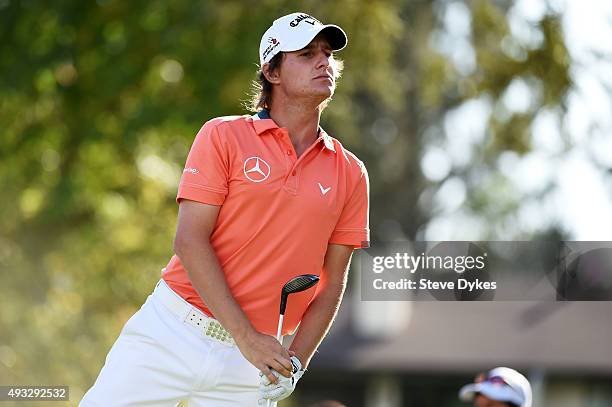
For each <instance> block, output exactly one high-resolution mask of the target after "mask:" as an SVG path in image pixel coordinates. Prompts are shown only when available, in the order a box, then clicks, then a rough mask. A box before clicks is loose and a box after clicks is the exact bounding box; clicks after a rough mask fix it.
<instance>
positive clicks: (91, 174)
mask: <svg viewBox="0 0 612 407" xmlns="http://www.w3.org/2000/svg"><path fill="white" fill-rule="evenodd" d="M298 4H299V5H297V6H296V4H295V3H294V2H286V1H274V0H272V1H266V2H263V3H260V4H258V6H257V7H253V6H252V5H251V4H247V3H245V2H240V1H223V2H221V1H218V2H215V1H209V0H202V1H198V2H192V1H186V0H176V1H173V2H162V1H155V0H154V1H133V2H119V1H115V0H98V1H96V2H76V1H60V2H56V3H54V7H49V6H48V5H45V4H44V3H42V2H35V1H25V0H24V1H16V0H5V1H0V38H1V39H2V42H1V44H0V69H1V71H2V72H3V75H2V76H1V77H0V125H1V127H2V130H1V133H0V187H1V188H2V190H3V192H4V196H5V199H4V200H2V201H0V268H1V269H2V277H0V278H1V280H0V298H1V301H2V306H1V307H0V382H1V383H19V384H26V383H58V384H63V383H66V384H70V385H71V391H72V395H73V397H72V398H73V400H77V399H78V398H80V396H81V394H82V393H83V392H84V391H85V390H86V389H87V387H88V386H89V385H90V384H91V383H92V380H93V378H94V377H95V375H96V374H97V372H98V371H99V368H100V366H101V364H102V363H103V358H104V356H105V355H106V353H107V351H108V349H109V347H110V345H111V343H112V341H113V340H114V338H115V337H116V336H117V334H118V332H119V329H120V327H121V326H122V324H123V323H124V322H125V321H126V319H127V318H128V317H129V316H130V315H131V314H132V313H133V312H134V311H135V310H136V308H137V306H138V305H139V304H141V303H142V302H143V299H144V297H145V295H146V294H147V293H148V292H149V291H150V290H151V288H152V286H153V284H154V282H155V281H156V280H157V279H158V278H159V270H160V269H161V268H162V267H163V266H164V265H165V263H166V262H167V260H168V259H169V257H170V256H171V254H172V238H173V232H174V227H175V218H176V213H177V210H176V204H175V203H174V196H175V193H176V187H177V185H178V180H179V176H180V174H181V169H182V165H183V162H184V160H185V157H186V155H187V152H188V149H189V146H190V143H191V141H192V139H193V137H194V135H195V134H196V132H197V130H198V129H199V127H200V126H201V124H202V123H203V122H204V121H206V120H208V119H209V118H211V117H213V116H218V115H228V114H241V113H244V111H243V109H242V108H241V103H242V102H243V101H244V100H245V99H246V98H247V96H246V92H247V91H248V88H249V83H250V80H251V79H253V77H254V72H255V70H256V65H255V64H256V62H257V49H258V46H259V39H260V35H261V33H262V32H263V31H264V30H265V29H266V28H267V27H268V26H269V24H270V23H271V22H272V20H273V18H275V17H276V16H279V15H281V14H284V13H286V12H287V13H288V12H291V11H294V10H296V9H299V10H303V11H306V12H311V13H312V14H314V15H316V16H320V17H321V18H322V19H323V20H325V21H334V22H337V23H338V24H340V25H341V26H342V27H344V28H345V30H346V31H347V33H348V35H349V47H348V48H347V49H346V50H345V51H342V52H341V53H340V54H339V55H340V57H341V58H343V59H344V60H345V62H346V69H345V74H344V77H343V78H342V80H341V82H340V85H339V89H338V92H337V95H336V96H335V97H334V99H335V100H334V102H333V103H332V104H331V105H330V107H329V108H328V111H326V113H325V115H324V126H325V127H326V129H328V130H329V132H330V134H332V135H334V136H337V137H338V138H339V139H340V140H342V141H343V143H344V144H345V145H347V146H348V147H349V148H350V149H351V150H352V151H354V152H355V153H356V154H357V155H358V156H360V157H361V158H362V159H363V160H364V161H365V162H366V164H367V165H368V169H369V172H370V177H371V185H372V216H371V221H372V230H373V237H374V238H375V239H384V238H389V237H398V236H404V237H409V238H416V237H423V230H424V227H425V226H426V225H427V223H428V220H429V219H431V218H432V217H433V216H436V215H437V212H436V211H438V210H439V209H438V208H437V207H436V205H435V204H434V196H435V195H436V194H437V193H438V192H439V191H440V190H441V189H442V188H444V187H445V186H446V187H447V188H448V185H449V182H450V181H453V182H454V183H455V184H454V185H459V186H461V185H463V187H464V189H465V190H466V191H467V192H466V193H465V195H466V196H467V200H466V203H465V205H466V207H467V208H468V209H470V210H471V211H472V212H473V213H476V214H480V215H482V216H483V217H484V218H485V219H488V220H495V219H502V221H503V217H501V218H500V216H501V215H507V214H510V215H511V214H512V213H513V212H514V211H516V209H517V206H518V202H519V200H520V197H518V196H516V195H513V193H514V192H513V191H512V190H511V189H510V190H508V189H507V188H506V187H505V185H507V183H505V181H504V180H503V177H501V176H500V175H499V172H498V171H497V169H496V166H497V165H498V162H497V159H498V157H499V156H500V154H501V153H502V152H505V151H514V152H516V153H517V154H524V153H526V152H528V151H530V149H531V137H532V135H531V133H530V125H531V124H532V122H533V120H534V118H535V117H536V115H537V113H538V112H539V111H541V110H542V109H549V110H555V109H556V111H558V112H560V113H559V114H561V115H562V114H563V112H564V106H565V105H564V98H565V95H566V94H567V92H568V89H570V87H571V85H572V84H571V80H570V76H569V73H568V72H569V69H570V66H571V60H570V58H569V55H568V52H567V50H566V47H565V45H564V39H563V36H562V32H561V27H560V23H559V16H558V15H556V14H554V13H549V14H546V16H545V17H544V18H543V19H542V20H541V21H539V22H538V24H537V25H536V26H534V27H532V29H533V30H534V31H535V32H537V33H539V34H537V35H538V36H539V38H541V40H540V41H539V42H537V43H536V44H535V45H534V44H530V45H525V44H522V43H521V41H519V40H518V39H517V38H515V37H514V36H513V33H512V32H511V30H510V29H509V26H508V21H507V13H508V10H509V8H510V4H511V3H510V2H507V1H498V2H489V1H485V0H475V1H469V2H468V1H466V2H460V1H453V2H450V1H419V2H409V1H404V2H400V1H391V0H389V1H374V2H367V1H363V2H360V1H352V2H342V3H335V2H323V1H314V0H310V1H306V0H305V1H302V2H298ZM449 15H450V16H451V17H453V18H454V17H457V16H459V17H465V21H467V27H468V30H467V34H466V37H465V38H464V39H463V40H462V41H463V42H462V43H461V44H460V45H461V46H462V47H463V48H462V49H463V50H464V55H463V56H462V55H461V54H460V55H459V58H454V57H453V55H452V52H448V49H446V50H445V45H444V44H445V42H446V43H449V44H452V43H453V42H452V41H451V40H452V39H453V38H452V36H453V35H452V33H449V32H448V30H447V28H448V27H447V26H446V24H447V22H448V21H446V20H448V18H449ZM449 41H450V42H449ZM447 48H448V47H447ZM458 49H459V48H458ZM470 58H472V65H471V66H469V64H468V66H467V67H466V66H462V65H461V64H460V63H458V62H461V61H466V60H467V61H468V62H469V60H470ZM519 79H520V80H522V81H524V82H525V83H527V84H529V86H530V87H532V88H533V89H535V90H537V92H535V93H534V97H533V100H532V101H531V103H530V105H529V107H528V108H527V109H526V110H525V111H521V112H513V111H509V110H508V109H507V108H506V107H505V105H504V102H503V99H504V94H505V92H506V91H507V89H508V88H509V87H510V86H511V85H512V84H513V83H514V82H515V81H517V80H519ZM474 101H481V102H482V103H484V105H486V106H488V109H489V110H490V114H487V115H484V116H482V120H484V121H488V123H487V125H486V126H484V127H485V131H484V138H483V139H482V141H481V142H478V143H474V144H473V145H467V146H466V148H469V149H470V159H468V160H467V161H464V162H463V163H461V164H457V163H451V164H448V163H446V161H449V160H448V158H447V159H446V161H445V160H438V161H435V160H434V167H437V168H438V169H439V168H440V167H444V166H445V165H446V166H447V167H448V168H447V170H444V168H442V170H440V171H441V172H439V174H440V175H439V176H438V177H433V178H432V177H429V178H426V177H425V176H424V174H423V170H422V160H423V156H424V155H425V154H428V153H431V151H432V148H437V149H438V151H442V152H444V151H445V149H447V147H448V141H449V140H450V139H452V138H453V129H452V128H448V126H447V125H445V122H446V121H447V120H448V118H449V117H450V116H452V115H453V114H455V115H456V114H457V112H458V109H461V108H463V107H465V106H468V105H469V104H470V103H474ZM485 110H486V109H485ZM477 120H480V118H478V119H477ZM505 188H506V189H505ZM459 189H460V188H459ZM451 191H452V189H451ZM492 226H494V223H492ZM491 230H493V232H491V233H494V229H491Z"/></svg>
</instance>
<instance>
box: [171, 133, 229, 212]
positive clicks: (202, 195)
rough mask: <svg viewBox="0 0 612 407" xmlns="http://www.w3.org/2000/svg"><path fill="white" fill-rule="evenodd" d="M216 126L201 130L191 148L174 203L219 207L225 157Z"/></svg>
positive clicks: (224, 192) (225, 172) (225, 175)
mask: <svg viewBox="0 0 612 407" xmlns="http://www.w3.org/2000/svg"><path fill="white" fill-rule="evenodd" d="M226 150H227V149H226V146H225V143H224V140H222V138H221V137H220V135H219V131H218V126H217V125H216V123H213V122H207V123H206V124H204V126H202V128H201V129H200V131H199V132H198V134H197V135H196V138H195V140H194V142H193V145H192V146H191V150H190V151H189V155H188V156H187V163H186V164H185V168H184V169H183V175H182V176H181V181H180V183H179V188H178V194H177V196H176V201H177V202H180V201H181V199H189V200H192V201H197V202H202V203H206V204H211V205H222V204H223V202H224V201H225V197H226V196H227V191H228V178H229V176H228V174H229V170H228V169H229V158H228V157H229V155H228V154H227V151H226Z"/></svg>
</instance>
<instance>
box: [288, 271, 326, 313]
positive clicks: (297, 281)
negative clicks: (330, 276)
mask: <svg viewBox="0 0 612 407" xmlns="http://www.w3.org/2000/svg"><path fill="white" fill-rule="evenodd" d="M318 282H319V276H316V275H314V274H302V275H301V276H297V277H294V278H292V279H291V280H289V281H288V282H287V283H286V284H285V285H284V286H283V289H282V291H281V304H280V313H281V315H284V314H285V308H286V306H287V297H288V296H289V294H293V293H299V292H300V291H304V290H308V289H309V288H310V287H312V286H313V285H315V284H317V283H318Z"/></svg>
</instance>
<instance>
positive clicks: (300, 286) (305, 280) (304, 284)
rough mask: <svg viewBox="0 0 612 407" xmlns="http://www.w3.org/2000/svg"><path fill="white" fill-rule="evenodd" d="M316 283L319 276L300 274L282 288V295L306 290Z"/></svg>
mask: <svg viewBox="0 0 612 407" xmlns="http://www.w3.org/2000/svg"><path fill="white" fill-rule="evenodd" d="M318 282H319V276H316V275H314V274H302V275H301V276H297V277H294V278H292V279H291V280H289V281H288V282H287V283H286V284H285V285H284V286H283V291H282V295H289V294H293V293H299V292H300V291H304V290H308V289H309V288H310V287H312V286H313V285H315V284H316V283H318Z"/></svg>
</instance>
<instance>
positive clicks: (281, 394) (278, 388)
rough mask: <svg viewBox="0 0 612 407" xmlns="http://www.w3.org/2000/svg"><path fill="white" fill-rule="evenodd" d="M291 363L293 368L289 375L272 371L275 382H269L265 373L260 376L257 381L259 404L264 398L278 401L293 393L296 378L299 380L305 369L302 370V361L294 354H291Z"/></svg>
mask: <svg viewBox="0 0 612 407" xmlns="http://www.w3.org/2000/svg"><path fill="white" fill-rule="evenodd" d="M291 365H292V366H293V370H292V374H291V376H290V377H284V376H280V375H279V374H278V373H277V372H276V371H275V370H273V371H272V373H273V374H274V376H275V377H276V378H277V379H278V382H277V383H276V382H275V383H271V382H270V379H269V378H268V377H267V376H265V375H262V376H261V380H260V382H259V394H260V398H259V405H263V404H264V403H265V402H266V400H271V401H280V400H282V399H285V398H287V397H289V395H290V394H291V393H293V390H295V386H296V384H297V382H298V380H300V378H301V377H302V375H303V374H304V372H305V371H304V370H302V363H301V362H300V360H299V359H298V358H297V357H296V356H291Z"/></svg>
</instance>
